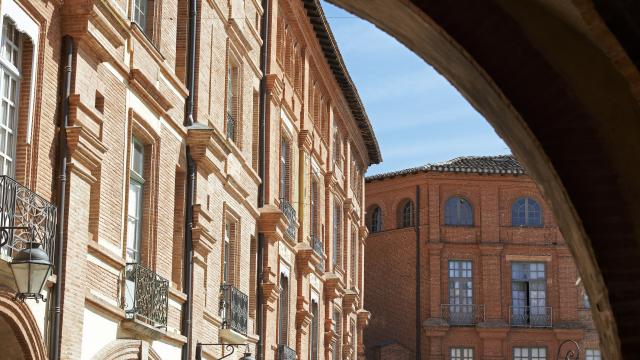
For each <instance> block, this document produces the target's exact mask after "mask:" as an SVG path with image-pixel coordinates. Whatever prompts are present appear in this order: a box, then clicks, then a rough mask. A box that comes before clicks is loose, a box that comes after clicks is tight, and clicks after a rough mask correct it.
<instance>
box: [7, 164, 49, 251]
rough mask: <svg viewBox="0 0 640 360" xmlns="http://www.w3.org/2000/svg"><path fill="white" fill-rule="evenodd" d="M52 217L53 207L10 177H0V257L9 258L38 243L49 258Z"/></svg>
mask: <svg viewBox="0 0 640 360" xmlns="http://www.w3.org/2000/svg"><path fill="white" fill-rule="evenodd" d="M56 217H57V209H56V206H55V205H53V204H51V203H50V202H48V201H47V200H45V199H44V198H42V197H40V196H39V195H38V194H36V193H34V192H33V191H31V190H29V189H28V188H26V187H24V186H22V185H20V184H19V183H18V182H17V181H15V180H14V179H12V178H11V177H9V176H6V175H3V176H0V227H1V228H2V231H0V245H2V252H3V253H4V254H6V255H9V256H11V257H13V255H14V254H15V253H17V252H18V251H20V250H22V249H26V248H29V247H31V246H32V245H33V244H32V243H38V244H40V248H41V249H42V250H44V251H45V252H46V253H47V254H48V255H49V257H51V256H52V255H53V245H54V238H55V233H56Z"/></svg>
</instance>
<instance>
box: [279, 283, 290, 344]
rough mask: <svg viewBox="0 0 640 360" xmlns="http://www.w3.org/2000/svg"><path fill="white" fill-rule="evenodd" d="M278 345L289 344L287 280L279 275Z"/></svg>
mask: <svg viewBox="0 0 640 360" xmlns="http://www.w3.org/2000/svg"><path fill="white" fill-rule="evenodd" d="M278 301H279V307H278V311H279V314H278V345H285V346H288V344H289V278H288V277H287V276H286V275H285V274H280V297H279V299H278Z"/></svg>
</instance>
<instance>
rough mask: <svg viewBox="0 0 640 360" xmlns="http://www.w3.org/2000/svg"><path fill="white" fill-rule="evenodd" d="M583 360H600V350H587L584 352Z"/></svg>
mask: <svg viewBox="0 0 640 360" xmlns="http://www.w3.org/2000/svg"><path fill="white" fill-rule="evenodd" d="M585 359H586V360H601V359H602V357H601V356H600V350H598V349H587V350H586V351H585Z"/></svg>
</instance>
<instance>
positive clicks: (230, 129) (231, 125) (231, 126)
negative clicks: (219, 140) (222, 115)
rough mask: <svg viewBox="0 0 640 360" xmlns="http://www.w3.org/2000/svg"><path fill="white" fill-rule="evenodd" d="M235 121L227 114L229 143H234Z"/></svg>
mask: <svg viewBox="0 0 640 360" xmlns="http://www.w3.org/2000/svg"><path fill="white" fill-rule="evenodd" d="M235 135H236V120H235V119H234V118H233V115H231V114H229V113H227V138H229V139H231V141H235V139H236V136H235Z"/></svg>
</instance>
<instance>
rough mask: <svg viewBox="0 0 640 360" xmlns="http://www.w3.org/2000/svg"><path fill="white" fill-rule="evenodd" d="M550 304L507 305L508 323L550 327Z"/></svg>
mask: <svg viewBox="0 0 640 360" xmlns="http://www.w3.org/2000/svg"><path fill="white" fill-rule="evenodd" d="M552 315H553V314H552V310H551V306H509V324H511V326H513V327H551V326H553V323H552V319H553V316H552Z"/></svg>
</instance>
